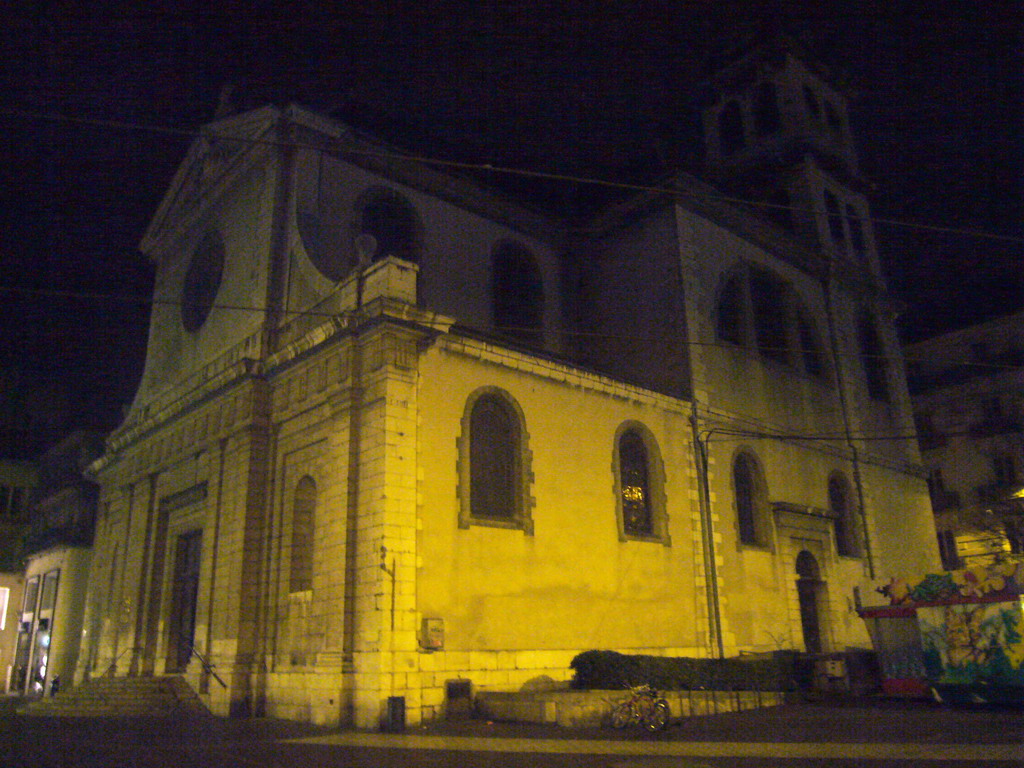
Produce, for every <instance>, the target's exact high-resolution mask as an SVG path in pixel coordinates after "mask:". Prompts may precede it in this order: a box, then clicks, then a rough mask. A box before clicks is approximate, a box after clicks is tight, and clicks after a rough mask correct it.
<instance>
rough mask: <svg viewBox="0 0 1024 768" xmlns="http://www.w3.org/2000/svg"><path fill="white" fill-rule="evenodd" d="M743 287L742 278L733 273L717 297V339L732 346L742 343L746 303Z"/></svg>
mask: <svg viewBox="0 0 1024 768" xmlns="http://www.w3.org/2000/svg"><path fill="white" fill-rule="evenodd" d="M743 285H744V281H743V276H742V275H740V274H738V273H734V274H732V275H730V276H729V278H728V279H727V280H726V281H725V283H724V285H723V286H722V292H721V293H720V294H719V297H718V323H717V331H718V338H719V339H721V340H722V341H731V342H732V343H733V344H743V343H744V336H745V333H744V326H745V324H746V323H745V317H746V311H745V309H744V307H745V305H746V301H745V295H744V290H743Z"/></svg>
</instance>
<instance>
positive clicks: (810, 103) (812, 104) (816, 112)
mask: <svg viewBox="0 0 1024 768" xmlns="http://www.w3.org/2000/svg"><path fill="white" fill-rule="evenodd" d="M804 105H805V106H806V107H807V113H808V114H809V115H810V116H811V117H813V118H814V119H815V120H820V119H821V103H820V102H819V101H818V94H816V93H815V92H814V89H813V88H811V86H809V85H804Z"/></svg>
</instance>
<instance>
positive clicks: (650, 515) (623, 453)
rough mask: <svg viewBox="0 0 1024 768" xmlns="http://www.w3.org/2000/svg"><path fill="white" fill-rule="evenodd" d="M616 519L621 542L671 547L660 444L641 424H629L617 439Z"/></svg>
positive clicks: (624, 426) (615, 461) (615, 457)
mask: <svg viewBox="0 0 1024 768" xmlns="http://www.w3.org/2000/svg"><path fill="white" fill-rule="evenodd" d="M613 466H614V468H615V494H616V516H617V518H618V521H619V538H620V539H621V540H623V541H625V540H627V539H642V540H648V541H650V540H654V541H660V542H661V543H663V544H665V545H668V544H669V543H670V542H669V536H668V516H667V514H666V509H665V473H664V467H663V464H662V460H661V452H660V451H659V450H658V444H657V442H656V441H655V439H654V436H653V435H652V434H651V433H650V431H649V430H648V429H647V428H646V427H645V426H643V425H642V424H640V423H639V422H626V423H624V424H623V425H622V426H620V427H619V431H618V433H617V435H616V438H615V455H614V457H613Z"/></svg>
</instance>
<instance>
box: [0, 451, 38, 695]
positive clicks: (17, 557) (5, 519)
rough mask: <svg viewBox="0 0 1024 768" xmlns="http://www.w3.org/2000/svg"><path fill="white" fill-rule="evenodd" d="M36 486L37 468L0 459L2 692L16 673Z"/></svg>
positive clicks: (0, 640)
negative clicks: (32, 494) (31, 499)
mask: <svg viewBox="0 0 1024 768" xmlns="http://www.w3.org/2000/svg"><path fill="white" fill-rule="evenodd" d="M35 483H36V465H35V463H34V462H32V461H28V460H24V459H20V458H19V459H0V675H2V677H0V690H2V691H7V690H8V688H9V686H10V682H11V675H12V674H13V670H14V656H15V648H16V647H17V642H18V615H19V613H20V611H21V603H22V599H23V594H24V592H23V590H24V586H25V579H24V575H25V563H24V554H25V547H24V544H25V536H26V534H27V533H28V530H29V521H30V516H29V504H28V498H29V493H30V492H31V490H32V488H33V486H34V485H35Z"/></svg>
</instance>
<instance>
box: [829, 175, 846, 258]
mask: <svg viewBox="0 0 1024 768" xmlns="http://www.w3.org/2000/svg"><path fill="white" fill-rule="evenodd" d="M825 215H826V216H827V217H828V234H829V236H830V237H831V238H832V242H833V243H835V244H836V245H837V246H840V247H841V246H842V245H843V244H844V243H845V241H846V235H845V234H844V233H843V215H842V212H841V211H840V210H839V200H837V199H836V196H835V195H834V194H832V193H831V192H829V191H828V190H827V189H826V190H825Z"/></svg>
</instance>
